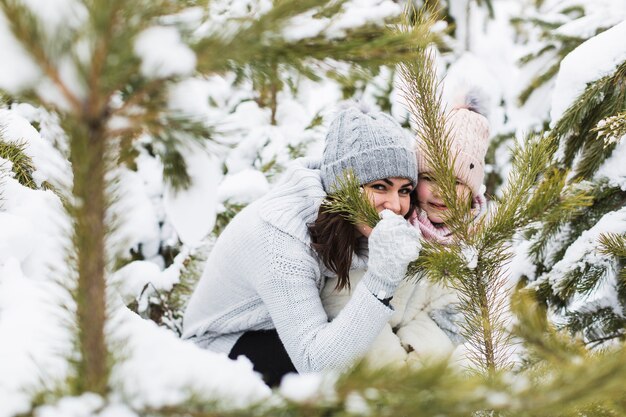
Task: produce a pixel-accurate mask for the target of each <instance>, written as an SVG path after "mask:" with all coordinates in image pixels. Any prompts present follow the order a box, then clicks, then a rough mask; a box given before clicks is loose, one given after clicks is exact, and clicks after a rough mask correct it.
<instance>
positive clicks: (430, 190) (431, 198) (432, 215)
mask: <svg viewBox="0 0 626 417" xmlns="http://www.w3.org/2000/svg"><path fill="white" fill-rule="evenodd" d="M456 184H457V185H456V195H457V198H458V199H463V201H466V200H467V199H469V198H470V197H471V195H472V190H470V188H469V187H468V186H467V185H465V184H464V183H462V182H461V181H460V180H457V183H456ZM417 204H418V207H419V209H420V210H423V211H424V212H425V213H426V215H427V216H428V220H430V221H431V222H432V223H434V224H443V223H444V222H445V218H446V211H447V210H448V207H446V205H445V204H444V203H443V200H442V199H441V197H440V196H439V193H438V192H437V190H436V185H435V182H434V181H433V179H432V177H431V176H430V175H429V174H428V173H422V174H419V180H418V181H417Z"/></svg>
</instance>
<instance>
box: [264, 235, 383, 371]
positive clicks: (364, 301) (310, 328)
mask: <svg viewBox="0 0 626 417" xmlns="http://www.w3.org/2000/svg"><path fill="white" fill-rule="evenodd" d="M276 233H278V234H280V236H274V237H275V238H277V240H274V242H276V241H280V242H281V243H282V244H284V245H287V246H286V247H289V248H293V250H285V247H283V248H280V250H271V249H270V250H269V253H268V255H269V256H268V257H269V259H267V260H266V262H263V267H262V268H263V269H264V270H263V271H259V272H261V274H260V277H261V279H260V280H259V282H258V284H257V291H258V293H259V295H260V297H261V299H262V300H263V302H264V304H265V305H266V307H267V309H268V311H269V314H270V317H271V318H272V321H273V323H274V326H275V327H276V330H277V331H278V334H279V336H280V339H281V341H282V342H283V344H284V346H285V349H286V350H287V353H288V354H289V356H290V358H291V360H292V362H293V363H294V365H295V367H296V369H297V370H298V371H299V372H315V371H320V370H323V369H329V368H336V369H343V368H345V367H347V366H349V365H351V364H352V363H353V362H354V361H355V360H357V359H359V358H361V357H362V356H364V355H365V353H366V352H367V350H368V349H369V347H370V345H371V344H372V342H373V341H374V340H375V339H376V337H377V336H378V334H379V333H380V331H381V330H382V328H383V327H384V325H385V324H386V323H387V322H388V321H389V319H390V318H391V315H392V314H393V310H392V309H390V308H389V307H387V306H385V305H384V304H383V303H381V302H380V301H379V300H378V299H377V298H376V297H374V295H372V294H371V293H370V292H369V291H368V290H367V288H366V287H365V285H364V284H362V283H359V284H358V285H357V286H356V288H355V291H354V294H353V295H352V297H351V299H350V301H349V302H348V303H347V304H346V306H345V307H344V308H343V310H342V311H341V312H340V313H339V315H338V316H337V317H336V318H335V319H334V320H333V321H332V322H329V321H328V317H327V315H326V312H325V311H324V308H323V306H322V301H321V298H320V292H319V289H318V286H317V284H316V282H317V278H318V277H319V274H320V271H319V265H318V264H317V261H316V259H315V258H314V257H313V256H312V255H309V254H308V253H309V252H308V249H307V248H306V247H305V245H304V244H303V243H302V242H300V241H298V240H296V239H293V238H291V237H290V236H288V235H286V234H283V233H282V232H280V231H277V232H276ZM270 246H271V247H274V245H270ZM303 253H307V256H302V255H303Z"/></svg>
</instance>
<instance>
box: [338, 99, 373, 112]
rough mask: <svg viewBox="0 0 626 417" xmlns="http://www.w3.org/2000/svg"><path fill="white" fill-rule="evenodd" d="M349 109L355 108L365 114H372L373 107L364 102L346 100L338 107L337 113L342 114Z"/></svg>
mask: <svg viewBox="0 0 626 417" xmlns="http://www.w3.org/2000/svg"><path fill="white" fill-rule="evenodd" d="M349 108H355V109H357V110H359V111H360V112H361V113H363V114H368V113H370V112H372V106H370V105H369V104H368V103H366V102H364V101H355V100H346V101H342V102H341V103H339V104H338V105H337V113H341V112H342V111H344V110H347V109H349Z"/></svg>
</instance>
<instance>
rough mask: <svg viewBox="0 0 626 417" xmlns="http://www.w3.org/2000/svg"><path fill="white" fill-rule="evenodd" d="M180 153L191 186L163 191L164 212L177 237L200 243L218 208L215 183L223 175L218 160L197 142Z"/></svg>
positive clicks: (183, 240) (169, 188) (213, 222)
mask: <svg viewBox="0 0 626 417" xmlns="http://www.w3.org/2000/svg"><path fill="white" fill-rule="evenodd" d="M182 153H183V155H184V157H185V161H186V163H187V170H188V173H189V176H190V178H191V186H190V187H189V188H188V189H186V190H174V189H173V188H172V187H171V186H167V187H166V188H165V192H164V205H165V212H166V213H167V216H168V217H169V219H170V220H171V222H172V225H173V226H174V229H175V230H176V232H177V233H178V236H179V238H180V240H181V241H182V242H183V243H185V244H187V245H190V246H197V245H199V244H200V242H201V241H202V239H204V238H205V237H206V236H207V235H208V234H209V233H210V232H211V230H212V229H213V226H214V225H215V215H216V211H217V202H218V198H217V192H216V190H217V187H218V185H219V182H220V179H221V177H222V171H221V167H220V163H219V160H218V159H217V158H216V157H215V156H213V155H211V154H209V153H208V151H207V150H206V149H204V148H203V147H201V146H200V145H196V144H193V145H190V146H189V147H188V148H186V149H183V150H182Z"/></svg>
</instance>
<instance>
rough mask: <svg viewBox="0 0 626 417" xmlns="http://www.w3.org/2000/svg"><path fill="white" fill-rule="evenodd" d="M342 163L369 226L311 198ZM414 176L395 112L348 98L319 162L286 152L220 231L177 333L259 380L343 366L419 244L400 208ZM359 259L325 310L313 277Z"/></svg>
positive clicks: (376, 320) (375, 322) (382, 320)
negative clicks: (257, 195)
mask: <svg viewBox="0 0 626 417" xmlns="http://www.w3.org/2000/svg"><path fill="white" fill-rule="evenodd" d="M347 170H351V172H353V173H354V175H356V177H357V178H358V179H359V181H360V183H361V184H363V188H364V190H366V191H367V193H368V195H369V196H370V198H371V199H372V202H373V203H374V205H375V206H376V208H377V210H378V211H379V212H380V213H381V217H382V220H381V221H380V222H379V224H378V225H377V226H376V227H375V228H374V229H373V230H371V229H369V228H367V227H366V226H363V225H358V226H353V225H351V224H350V223H348V222H347V221H346V220H345V219H344V218H343V217H341V215H337V214H329V213H327V212H326V211H325V210H324V206H323V205H322V204H321V203H322V201H323V200H324V199H326V198H328V193H329V192H330V191H331V190H334V187H335V185H336V182H337V180H338V178H341V177H342V176H343V175H344V173H345V172H346V171H347ZM416 182H417V164H416V156H415V152H414V149H413V147H412V146H411V140H410V139H409V138H408V137H407V136H406V135H405V133H404V131H403V129H402V128H401V127H400V125H398V123H397V122H395V121H394V120H393V119H392V118H391V117H389V116H387V115H385V114H383V113H366V112H364V111H362V110H360V109H358V108H356V107H350V108H348V109H346V110H344V111H342V112H341V113H340V114H339V115H338V116H337V117H336V118H335V120H334V121H333V122H332V123H331V125H330V127H329V131H328V134H327V136H326V144H325V148H324V153H323V158H322V161H321V163H319V162H313V161H304V160H301V161H296V162H295V163H294V165H293V166H292V168H291V169H290V170H289V171H287V172H286V173H285V175H284V177H283V180H282V182H281V183H280V184H278V185H277V186H276V187H275V188H274V189H273V190H272V191H271V192H270V193H268V194H267V195H266V196H265V197H263V198H262V199H260V200H258V201H256V202H254V203H253V204H251V205H250V206H248V207H246V208H245V209H244V210H242V211H241V213H239V214H238V215H237V216H236V217H235V218H234V219H233V220H232V221H231V223H230V224H229V225H228V227H227V228H226V229H225V230H224V231H223V232H222V234H221V235H220V238H219V239H218V241H217V242H216V244H215V247H214V248H213V250H212V252H211V255H210V257H209V259H208V261H207V265H206V269H205V271H204V274H203V276H202V278H201V279H200V282H199V283H198V287H197V288H196V290H195V291H194V294H193V295H192V297H191V300H190V302H189V306H188V308H187V311H186V312H185V317H184V332H183V337H184V338H187V339H191V340H193V341H194V342H195V343H196V344H198V345H199V346H201V347H204V348H207V349H211V350H213V351H217V352H225V353H228V355H229V357H231V358H236V357H237V356H239V355H245V356H246V357H248V358H249V359H250V360H251V361H252V363H253V365H254V369H255V370H257V371H259V372H260V373H261V374H263V376H264V378H265V380H266V382H268V384H270V385H276V384H278V383H279V382H280V379H281V377H282V376H283V375H284V374H285V373H288V372H312V371H320V370H324V369H329V368H333V369H343V368H345V367H347V366H349V365H350V364H352V363H353V362H354V361H355V360H356V359H358V358H360V357H361V356H362V355H363V354H364V353H365V352H366V351H367V349H368V347H369V346H370V344H371V343H372V341H373V340H374V339H375V338H376V336H377V335H378V333H379V332H380V330H381V329H382V328H383V326H384V325H385V324H386V323H387V321H388V320H389V318H390V317H391V315H392V314H393V310H392V308H391V307H389V300H390V298H391V297H392V296H393V294H394V292H395V290H396V288H397V286H398V283H399V282H400V280H401V279H402V278H403V277H404V275H405V273H406V268H407V265H408V263H409V262H410V261H412V260H414V259H415V258H417V256H418V255H419V249H420V244H419V231H418V230H417V229H415V228H414V227H411V226H410V225H409V224H408V222H407V221H406V220H405V218H404V217H403V216H407V217H408V215H410V212H411V208H412V207H413V202H412V197H411V196H412V190H413V188H414V187H415V185H416ZM370 233H371V234H370ZM368 258H369V261H368ZM366 265H367V267H368V272H367V273H366V275H365V276H364V277H363V279H362V280H361V282H360V283H359V285H357V286H356V288H355V289H354V293H353V295H352V297H351V299H350V301H349V302H348V303H347V305H346V307H345V308H344V309H343V311H342V312H341V313H340V314H339V315H338V316H337V318H336V319H335V320H333V321H332V322H329V320H328V317H327V315H326V312H325V311H324V308H323V306H322V303H321V300H320V290H321V287H322V286H323V284H324V281H325V279H326V278H327V277H334V276H337V277H338V278H339V280H340V281H339V282H340V283H343V285H345V284H346V283H347V280H348V273H349V271H350V270H351V269H354V268H359V267H361V268H362V267H365V266H366Z"/></svg>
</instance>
